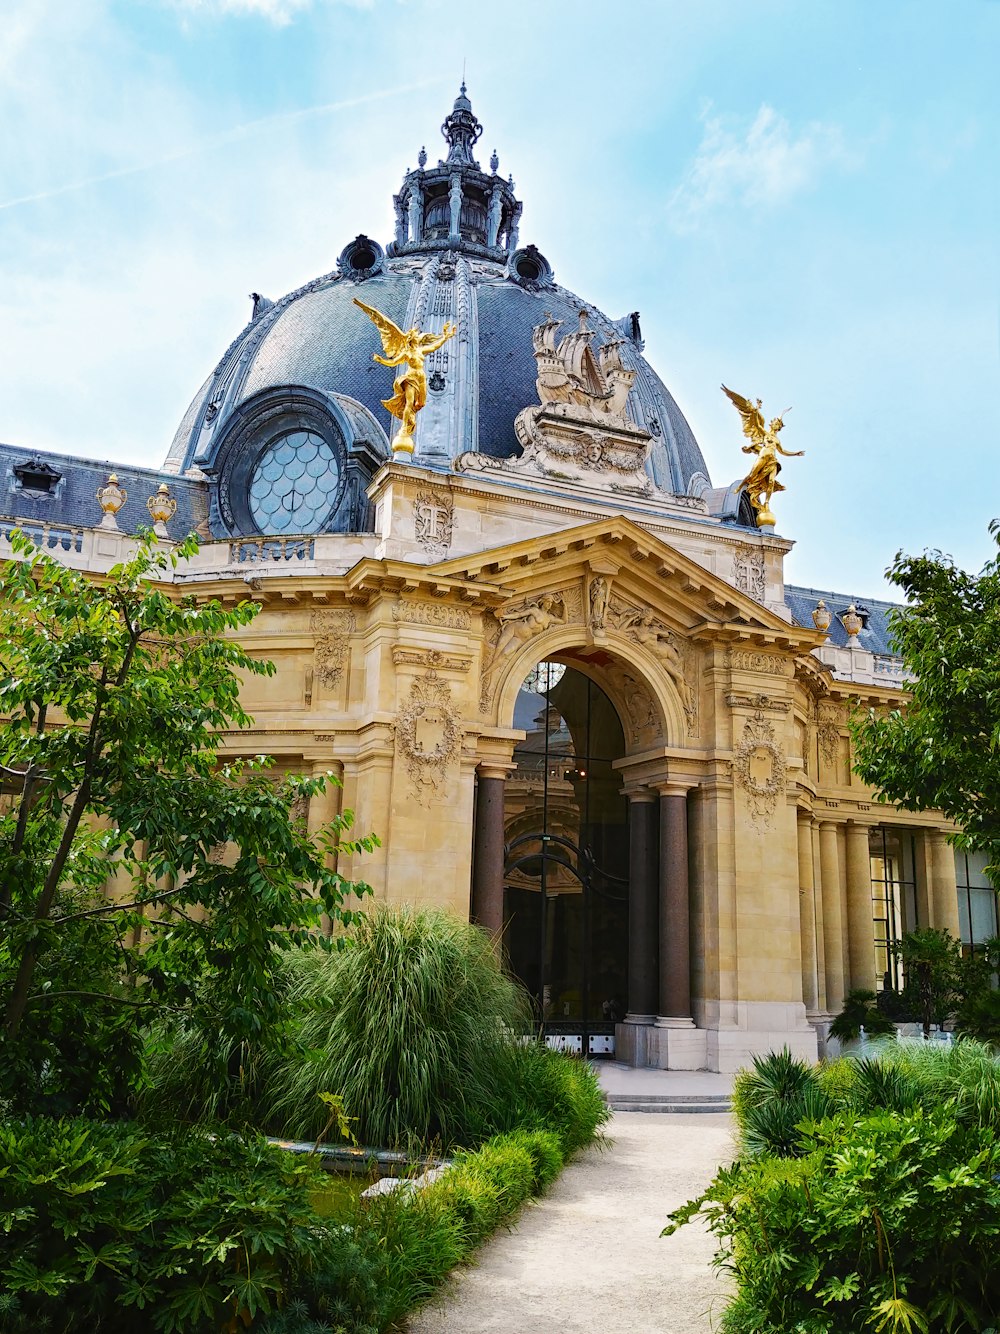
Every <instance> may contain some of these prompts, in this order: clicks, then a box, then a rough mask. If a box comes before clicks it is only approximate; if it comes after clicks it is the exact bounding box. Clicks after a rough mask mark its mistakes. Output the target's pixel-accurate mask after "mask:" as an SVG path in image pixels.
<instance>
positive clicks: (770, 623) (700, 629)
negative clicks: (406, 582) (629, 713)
mask: <svg viewBox="0 0 1000 1334" xmlns="http://www.w3.org/2000/svg"><path fill="white" fill-rule="evenodd" d="M426 574H427V575H433V576H437V577H439V578H443V579H448V580H458V581H461V583H462V584H464V585H466V586H468V585H470V584H472V585H477V586H479V587H481V588H483V589H484V590H485V589H487V588H489V589H490V591H491V592H492V593H493V594H494V595H496V594H502V593H506V594H507V595H508V596H509V597H510V598H515V599H516V598H518V597H524V596H526V595H528V594H529V593H541V592H544V591H545V590H558V589H559V588H561V587H564V586H566V585H568V584H570V583H572V582H573V581H574V580H575V581H576V582H577V583H579V581H580V579H581V576H586V577H587V578H588V579H589V581H590V584H591V586H592V585H593V581H594V580H595V579H597V578H603V579H604V580H605V581H606V582H607V583H608V585H609V597H612V598H613V599H614V600H615V605H616V606H617V607H618V608H619V611H618V614H619V615H621V608H622V607H623V606H624V607H628V608H635V609H644V610H648V611H649V612H652V613H654V614H655V615H656V616H658V617H660V618H662V619H663V620H664V622H665V623H666V624H667V625H669V627H670V628H671V630H673V631H675V632H676V633H679V634H681V635H684V636H686V637H690V638H702V637H712V638H719V637H722V638H725V639H730V640H733V641H736V640H746V641H748V642H751V643H755V644H759V645H774V646H776V647H783V648H795V649H806V650H807V649H810V648H812V647H813V646H814V645H815V644H817V643H819V642H820V636H818V635H817V634H816V633H815V632H813V631H808V630H803V629H802V628H801V627H799V626H795V625H792V624H790V623H789V622H788V621H785V620H783V619H782V618H781V617H780V616H778V615H777V614H776V613H775V612H773V611H771V610H769V609H768V608H767V607H764V606H762V605H761V604H760V603H759V602H756V601H755V600H754V599H753V598H751V597H749V596H748V595H747V594H746V593H743V592H740V591H739V590H738V589H736V588H734V587H733V586H732V585H731V584H727V583H726V582H725V581H724V580H722V579H720V578H719V577H718V576H717V575H715V574H713V573H711V572H710V571H709V570H706V569H705V568H704V567H703V566H701V565H699V564H698V563H697V562H696V561H694V560H692V559H691V558H690V557H689V556H686V555H684V554H683V552H680V551H678V550H677V549H676V548H675V547H672V546H670V545H669V543H667V542H664V541H662V540H661V539H660V538H658V537H655V536H653V535H652V534H651V533H649V532H647V531H646V530H645V529H644V528H640V527H639V525H638V524H635V523H633V522H632V521H631V520H629V519H627V518H625V517H623V516H616V517H614V518H613V519H601V520H598V521H596V522H594V523H588V524H582V525H580V526H578V527H574V528H566V529H563V530H561V531H560V532H558V533H548V534H546V535H545V536H540V537H533V538H528V539H525V540H522V541H519V542H513V543H510V544H509V545H505V546H502V547H494V548H492V549H489V550H486V551H479V552H476V553H474V554H472V555H467V556H457V557H455V558H453V559H451V560H446V561H440V562H438V563H437V564H436V565H433V566H430V567H427V569H426ZM588 610H589V609H588ZM598 610H601V609H598Z"/></svg>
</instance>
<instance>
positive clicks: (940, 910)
mask: <svg viewBox="0 0 1000 1334" xmlns="http://www.w3.org/2000/svg"><path fill="white" fill-rule="evenodd" d="M924 837H925V838H926V840H927V852H928V856H927V862H928V866H929V869H930V872H931V886H930V889H931V892H930V895H929V897H930V900H931V911H932V913H933V919H932V920H933V923H934V926H935V927H936V928H937V929H938V930H939V931H949V932H951V934H952V935H953V936H954V938H955V939H956V940H961V938H962V928H961V925H960V924H959V918H958V886H957V883H956V879H955V852H954V849H953V848H952V846H951V844H950V843H949V842H948V839H947V837H946V836H945V835H944V834H943V833H942V832H941V830H940V829H928V830H927V832H926V833H925V835H924Z"/></svg>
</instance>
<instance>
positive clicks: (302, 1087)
mask: <svg viewBox="0 0 1000 1334" xmlns="http://www.w3.org/2000/svg"><path fill="white" fill-rule="evenodd" d="M287 966H288V994H287V1003H288V1007H289V1010H290V1012H291V1014H292V1015H294V1016H296V1030H297V1031H296V1033H295V1038H296V1045H297V1047H298V1050H294V1049H293V1050H292V1051H291V1052H290V1053H289V1054H288V1055H287V1056H285V1057H282V1058H279V1059H277V1060H276V1061H274V1062H273V1063H272V1064H271V1066H270V1068H269V1071H268V1074H267V1077H266V1079H265V1080H264V1081H262V1087H261V1090H260V1093H259V1103H258V1115H259V1121H260V1123H261V1124H263V1125H265V1126H266V1127H267V1128H268V1129H269V1130H272V1131H273V1132H275V1133H281V1134H287V1135H292V1136H295V1137H300V1138H306V1137H309V1136H312V1135H317V1134H319V1132H320V1130H321V1129H322V1124H323V1120H324V1111H323V1108H322V1105H321V1103H320V1101H319V1098H318V1095H319V1094H320V1093H322V1092H323V1091H333V1092H336V1093H337V1094H338V1095H339V1096H340V1097H341V1098H342V1100H343V1104H344V1106H345V1108H346V1109H347V1111H348V1113H349V1115H350V1116H351V1117H352V1118H353V1120H354V1125H355V1133H356V1134H357V1137H358V1139H359V1140H361V1141H362V1142H363V1143H366V1144H372V1145H391V1146H396V1145H407V1144H412V1143H414V1142H417V1141H419V1142H420V1143H421V1144H424V1145H429V1144H432V1143H435V1142H437V1143H440V1144H442V1145H444V1146H451V1145H453V1144H456V1143H474V1142H479V1141H480V1140H482V1139H484V1138H485V1137H486V1136H487V1135H489V1134H490V1133H491V1132H492V1131H493V1130H494V1129H498V1128H502V1129H507V1128H508V1127H507V1126H506V1125H504V1126H502V1127H497V1126H496V1125H495V1121H496V1112H497V1109H498V1108H499V1109H501V1110H502V1109H503V1108H504V1107H505V1105H506V1104H507V1103H509V1101H510V1096H511V1092H512V1089H511V1085H512V1083H513V1079H512V1073H513V1069H514V1067H515V1065H516V1064H517V1061H518V1052H517V1045H518V1042H519V1041H520V1040H521V1039H522V1035H524V1034H526V1033H527V1032H528V1030H529V1021H530V1012H529V1006H528V1000H527V997H526V995H525V993H524V991H523V990H522V989H521V988H520V987H519V986H518V985H517V984H516V983H515V982H514V981H512V980H511V979H510V978H509V977H507V976H506V975H505V974H504V972H503V970H502V969H501V967H500V965H499V963H498V961H497V957H496V953H495V951H494V947H493V944H492V942H491V941H490V940H489V938H488V937H487V936H486V935H485V934H484V933H483V932H482V931H480V930H479V929H478V928H476V927H474V926H470V925H469V924H468V923H466V922H461V921H459V920H458V919H457V918H455V917H452V916H449V915H448V914H446V913H442V912H431V911H419V910H416V909H411V908H391V909H390V908H387V907H384V906H383V907H380V908H377V909H375V910H374V911H373V912H372V913H371V914H370V915H368V916H365V917H363V918H361V919H360V920H359V921H358V922H357V923H356V924H355V927H354V930H353V932H352V934H351V936H350V938H349V940H348V943H347V946H346V948H345V949H343V950H340V951H337V952H336V953H330V954H320V953H319V952H316V953H312V954H305V953H302V954H297V955H289V956H288V960H287ZM303 1052H304V1053H305V1055H303V1054H302V1053H303Z"/></svg>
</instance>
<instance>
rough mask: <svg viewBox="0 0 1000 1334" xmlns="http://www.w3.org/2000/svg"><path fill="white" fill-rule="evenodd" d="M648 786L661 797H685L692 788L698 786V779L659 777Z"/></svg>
mask: <svg viewBox="0 0 1000 1334" xmlns="http://www.w3.org/2000/svg"><path fill="white" fill-rule="evenodd" d="M649 786H650V787H651V788H652V789H653V791H654V792H656V793H657V794H658V795H659V796H661V797H686V796H687V794H688V793H689V792H690V791H691V790H692V788H696V787H698V786H700V781H699V779H697V778H661V779H657V780H655V781H654V782H651V783H650V784H649Z"/></svg>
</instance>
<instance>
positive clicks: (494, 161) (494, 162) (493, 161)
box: [490, 148, 500, 176]
mask: <svg viewBox="0 0 1000 1334" xmlns="http://www.w3.org/2000/svg"><path fill="white" fill-rule="evenodd" d="M499 166H500V159H499V158H498V157H497V150H496V149H495V148H494V150H493V152H492V154H491V156H490V171H491V172H492V173H493V175H494V176H495V175H496V174H497V167H499Z"/></svg>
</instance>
